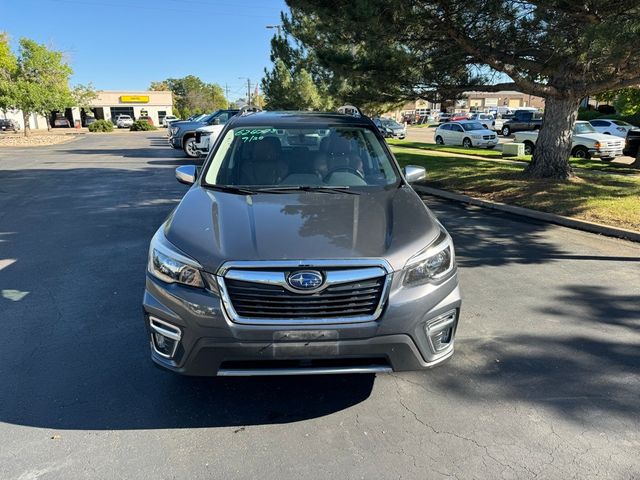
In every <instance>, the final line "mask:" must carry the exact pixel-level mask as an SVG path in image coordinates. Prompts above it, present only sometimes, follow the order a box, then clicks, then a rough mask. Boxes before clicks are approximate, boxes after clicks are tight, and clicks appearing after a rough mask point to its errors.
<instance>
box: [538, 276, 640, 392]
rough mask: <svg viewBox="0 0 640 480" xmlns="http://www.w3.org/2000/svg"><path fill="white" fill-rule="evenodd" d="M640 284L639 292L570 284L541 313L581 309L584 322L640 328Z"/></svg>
mask: <svg viewBox="0 0 640 480" xmlns="http://www.w3.org/2000/svg"><path fill="white" fill-rule="evenodd" d="M637 287H638V293H637V294H636V295H620V294H618V293H616V292H615V291H614V290H613V289H612V288H608V287H605V286H594V285H567V286H565V287H564V288H563V289H562V290H561V291H559V292H558V293H557V294H556V296H555V298H554V300H553V303H552V304H551V305H549V306H547V307H544V308H540V313H542V314H545V315H556V316H559V317H563V316H566V315H572V316H574V317H575V316H576V314H575V312H576V311H577V312H578V315H577V316H578V317H579V318H580V319H581V321H582V322H591V323H595V324H599V325H617V326H621V327H627V328H630V329H631V330H635V331H637V332H640V285H638V286H637ZM639 363H640V359H639ZM639 393H640V392H639Z"/></svg>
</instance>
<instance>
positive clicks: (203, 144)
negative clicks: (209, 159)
mask: <svg viewBox="0 0 640 480" xmlns="http://www.w3.org/2000/svg"><path fill="white" fill-rule="evenodd" d="M195 147H196V149H197V150H198V151H199V152H200V153H203V154H204V153H207V152H208V151H209V136H201V137H200V141H199V142H196V143H195Z"/></svg>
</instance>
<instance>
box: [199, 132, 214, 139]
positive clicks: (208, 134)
mask: <svg viewBox="0 0 640 480" xmlns="http://www.w3.org/2000/svg"><path fill="white" fill-rule="evenodd" d="M212 133H213V132H200V137H201V138H202V137H209V136H211V134H212Z"/></svg>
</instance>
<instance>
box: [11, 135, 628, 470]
mask: <svg viewBox="0 0 640 480" xmlns="http://www.w3.org/2000/svg"><path fill="white" fill-rule="evenodd" d="M163 134H164V133H163V132H150V133H139V134H136V133H132V134H129V135H124V134H123V135H86V136H84V137H83V138H81V139H79V140H76V141H74V142H71V143H67V144H62V145H56V146H52V147H45V148H29V149H26V148H25V149H0V291H1V294H2V296H1V297H0V321H1V325H2V335H0V352H2V362H1V363H0V478H1V479H3V480H9V479H20V480H26V479H83V478H92V479H96V478H100V479H102V478H104V479H114V478H127V479H145V480H146V479H148V478H157V479H182V478H189V479H198V478H207V479H209V478H224V479H235V478H237V479H242V478H256V477H261V478H278V479H289V478H291V479H302V478H305V479H306V478H309V479H312V478H314V479H315V478H342V479H360V478H363V479H391V478H404V479H439V478H450V477H451V478H458V479H473V478H478V479H499V478H504V479H517V478H523V479H528V478H534V477H535V478H548V479H569V478H578V479H584V478H598V479H612V480H613V479H615V480H620V479H636V478H638V477H639V476H640V457H639V456H638V452H639V451H640V402H639V401H638V399H639V398H640V307H639V305H640V245H638V244H633V243H629V242H625V241H620V240H614V239H609V238H605V237H600V236H597V235H592V234H587V233H582V232H577V231H573V230H569V229H565V228H561V227H556V226H549V225H545V224H541V223H533V222H530V221H524V220H522V219H520V218H517V217H511V216H508V215H504V214H499V213H497V212H489V211H485V210H482V209H478V208H471V207H462V206H459V205H456V204H452V203H447V202H443V201H437V200H434V199H426V201H427V203H428V205H429V206H430V207H431V208H432V209H433V210H434V212H435V213H436V214H437V215H438V216H439V218H440V220H441V221H442V222H443V223H444V224H445V225H446V227H447V228H448V229H449V231H450V232H451V234H452V236H453V238H454V241H455V242H456V247H457V253H458V261H459V265H460V281H461V286H462V289H463V295H464V304H463V314H462V320H461V322H462V323H461V325H460V328H459V331H458V337H457V351H456V354H455V355H454V357H453V358H452V359H451V360H450V361H449V362H448V363H446V364H444V365H442V366H440V367H438V368H435V369H433V370H430V371H427V372H410V373H397V374H387V375H378V376H369V375H364V376H327V377H298V378H291V377H287V378H209V379H207V378H205V379H198V378H184V377H178V376H174V375H172V374H169V373H166V372H163V371H160V370H158V369H156V368H154V367H153V366H152V364H151V361H150V360H149V358H148V353H149V352H148V340H147V337H146V334H145V331H144V327H143V323H142V318H141V306H140V303H141V298H142V292H143V288H144V270H145V264H146V256H147V247H148V242H149V239H150V238H151V236H152V234H153V233H154V231H155V229H156V228H157V227H158V225H159V224H160V223H161V222H162V220H163V219H164V218H165V217H166V215H167V214H168V213H169V212H170V211H171V209H172V208H173V206H174V205H175V204H176V202H178V201H179V199H180V197H181V195H182V194H183V193H184V192H185V190H186V187H184V186H182V185H180V184H178V183H177V182H176V181H175V180H174V175H173V169H174V168H175V167H176V166H178V165H184V164H187V163H189V161H188V160H186V159H183V158H182V157H181V156H180V152H176V151H173V150H171V149H169V148H168V147H167V145H166V139H165V137H164V136H163Z"/></svg>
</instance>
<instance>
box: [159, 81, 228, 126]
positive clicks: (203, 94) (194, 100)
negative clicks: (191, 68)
mask: <svg viewBox="0 0 640 480" xmlns="http://www.w3.org/2000/svg"><path fill="white" fill-rule="evenodd" d="M149 89H150V90H169V91H171V92H172V93H173V102H174V105H173V108H174V113H176V114H179V116H180V117H181V118H187V117H189V116H191V115H193V114H196V113H207V112H212V111H214V110H219V109H224V108H227V107H228V105H229V101H228V100H227V99H226V97H225V96H224V91H223V89H222V87H221V86H220V85H218V84H215V83H205V82H203V81H202V80H201V79H200V78H199V77H196V76H195V75H187V76H186V77H184V78H167V79H166V80H162V81H160V82H151V85H150V86H149Z"/></svg>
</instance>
